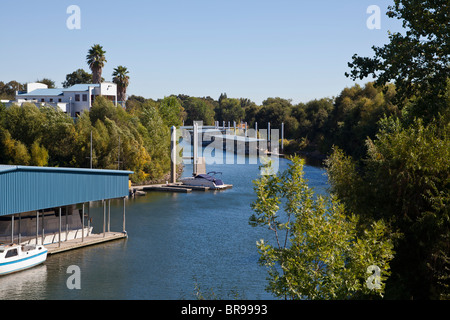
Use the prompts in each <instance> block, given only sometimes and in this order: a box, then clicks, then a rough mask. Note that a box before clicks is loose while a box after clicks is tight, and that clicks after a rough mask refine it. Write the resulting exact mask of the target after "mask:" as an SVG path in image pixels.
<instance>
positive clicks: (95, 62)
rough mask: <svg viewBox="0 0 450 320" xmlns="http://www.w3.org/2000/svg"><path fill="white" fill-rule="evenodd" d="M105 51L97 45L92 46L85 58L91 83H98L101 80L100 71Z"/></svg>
mask: <svg viewBox="0 0 450 320" xmlns="http://www.w3.org/2000/svg"><path fill="white" fill-rule="evenodd" d="M105 53H106V51H104V50H103V47H102V46H101V45H99V44H94V45H93V46H92V47H91V48H90V49H89V51H88V54H87V56H86V61H87V64H88V65H89V68H90V69H91V71H92V83H100V82H101V79H102V69H103V67H104V66H105V62H107V61H106V57H105Z"/></svg>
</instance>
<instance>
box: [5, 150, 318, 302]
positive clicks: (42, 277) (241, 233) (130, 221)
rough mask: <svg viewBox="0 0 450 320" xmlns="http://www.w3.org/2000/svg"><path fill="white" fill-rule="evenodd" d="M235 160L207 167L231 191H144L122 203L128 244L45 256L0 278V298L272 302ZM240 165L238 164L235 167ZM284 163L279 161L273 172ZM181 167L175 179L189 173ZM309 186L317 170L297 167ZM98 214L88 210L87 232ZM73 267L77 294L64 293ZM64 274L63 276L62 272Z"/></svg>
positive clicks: (116, 204) (116, 220)
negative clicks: (198, 296)
mask: <svg viewBox="0 0 450 320" xmlns="http://www.w3.org/2000/svg"><path fill="white" fill-rule="evenodd" d="M239 157H240V156H236V157H235V158H234V160H235V161H234V164H208V165H207V171H220V172H222V179H223V180H224V182H225V183H226V184H232V185H233V188H232V189H228V190H225V191H216V192H214V191H207V192H199V191H196V192H194V191H193V192H192V193H186V194H185V193H166V192H149V193H147V195H145V196H142V197H137V198H135V199H129V200H128V201H127V204H126V230H127V233H128V238H127V239H125V240H117V241H113V242H109V243H106V244H101V245H96V246H92V247H86V248H82V249H77V250H73V251H69V252H65V253H60V254H56V255H54V256H49V257H48V259H47V261H46V262H45V263H44V264H43V265H40V266H38V267H35V268H32V269H29V270H26V271H22V272H19V273H16V274H11V275H7V276H4V277H2V278H0V289H1V290H0V299H50V300H55V299H58V300H59V299H64V300H72V299H88V300H93V299H119V300H129V299H139V300H140V299H146V300H148V299H158V300H159V299H164V300H179V299H196V295H195V294H196V293H198V292H200V293H202V294H203V296H204V297H207V298H208V297H210V298H211V297H215V298H219V299H235V298H237V299H272V298H273V297H272V295H270V294H269V293H267V292H266V291H265V286H266V284H267V283H266V275H267V274H266V270H265V269H264V267H262V266H260V265H259V264H258V257H259V255H258V252H257V249H256V241H257V240H259V239H261V238H264V239H269V240H270V239H272V234H271V233H270V232H269V231H268V230H266V229H263V228H253V227H251V226H250V225H249V224H248V219H249V217H250V215H251V214H252V210H251V208H250V204H251V202H252V201H254V199H255V196H254V192H253V184H252V180H254V179H257V178H258V175H259V164H250V163H249V162H250V161H249V158H248V157H241V158H239ZM242 162H245V164H237V163H242ZM287 164H288V160H286V159H279V170H284V169H285V168H286V167H287ZM191 172H192V165H191V164H186V165H185V170H184V174H183V175H190V173H191ZM305 174H306V177H307V178H308V179H309V184H310V186H312V187H314V188H315V189H316V191H318V192H321V193H322V192H324V190H325V189H326V187H327V180H326V177H325V176H324V170H323V169H321V168H318V167H313V166H305ZM122 206H123V203H122V201H112V203H111V219H112V220H111V230H112V231H115V230H116V231H120V230H122ZM102 212H103V211H102V209H101V207H100V206H96V207H94V208H92V209H91V216H92V217H93V222H92V224H93V226H94V232H95V233H101V232H102V223H103V216H102V214H103V213H102ZM73 265H75V266H78V267H79V274H80V281H79V283H80V285H81V288H80V289H69V288H68V286H67V281H68V279H69V277H71V276H72V273H71V272H70V271H69V270H70V269H68V268H69V266H73ZM68 271H69V273H68Z"/></svg>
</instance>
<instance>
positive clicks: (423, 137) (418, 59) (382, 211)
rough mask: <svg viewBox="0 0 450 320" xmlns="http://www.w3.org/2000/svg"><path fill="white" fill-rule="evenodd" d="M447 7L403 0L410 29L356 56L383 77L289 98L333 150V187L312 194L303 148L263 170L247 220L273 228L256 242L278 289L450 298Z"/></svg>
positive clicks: (360, 67) (306, 136) (308, 143)
mask: <svg viewBox="0 0 450 320" xmlns="http://www.w3.org/2000/svg"><path fill="white" fill-rule="evenodd" d="M449 12H450V11H449V10H448V1H443V0H442V1H441V0H439V1H433V2H430V1H411V0H394V1H393V4H392V5H390V6H389V10H388V12H387V15H388V17H390V18H396V19H399V20H401V21H402V23H403V27H404V28H405V32H404V33H390V34H389V42H388V43H387V44H386V45H384V46H382V47H375V46H374V47H373V48H372V49H373V51H374V56H373V57H360V56H358V55H357V54H355V55H354V56H353V57H352V60H351V62H349V63H348V66H349V68H350V71H349V72H347V73H346V75H347V76H348V77H350V78H352V79H354V80H356V79H365V78H366V77H368V76H374V78H375V79H376V81H375V82H374V83H369V84H367V85H366V86H364V88H361V87H359V86H357V85H355V86H353V87H352V88H346V89H344V90H343V91H342V92H341V94H340V95H339V96H338V97H336V98H335V99H334V101H333V102H331V101H326V100H325V101H324V100H321V101H313V102H310V103H306V104H305V105H302V106H301V107H300V108H296V107H295V106H294V108H292V109H291V110H292V111H291V113H290V116H292V117H293V118H295V119H296V120H297V123H298V129H297V130H296V131H295V132H293V133H291V134H293V137H295V138H296V139H300V140H297V141H296V142H297V143H300V144H302V145H303V146H305V147H313V148H317V149H318V150H321V151H322V152H326V154H327V158H326V160H325V168H326V172H327V175H328V178H329V183H330V190H329V191H330V195H329V196H325V197H322V196H315V197H314V196H313V194H312V193H311V191H310V189H309V187H308V185H307V183H306V181H305V178H304V173H303V163H302V161H301V160H299V159H298V158H293V159H292V161H291V163H290V164H289V168H288V169H287V170H286V171H285V172H283V173H282V174H280V175H273V176H262V177H261V178H259V179H257V180H256V181H255V187H254V188H255V193H256V196H257V199H256V200H255V202H253V203H252V208H253V210H254V215H252V217H251V218H250V221H249V222H250V224H251V225H252V226H263V227H265V228H267V227H268V228H269V230H272V231H273V233H274V236H275V240H274V239H272V241H270V240H269V241H265V240H261V241H259V242H258V244H257V247H258V251H259V254H260V263H261V265H263V266H265V267H266V268H267V270H268V280H269V281H268V286H267V290H268V291H269V292H272V293H273V294H274V295H275V296H277V297H280V298H289V299H368V298H370V299H374V298H384V299H402V300H405V299H408V300H409V299H434V300H438V299H450V61H449V59H450V52H449V47H448V41H449V34H450V33H449V27H450V25H449V24H448V21H449V17H448V13H449ZM263 108H264V106H263ZM299 114H302V116H301V117H298V115H299ZM285 119H286V118H285ZM306 128H309V130H305V131H304V132H302V130H303V129H306ZM291 137H292V136H291ZM301 147H302V146H301ZM283 219H284V220H283ZM281 239H283V240H284V242H281V241H280V240H281ZM285 239H286V240H285ZM286 243H287V244H286ZM376 270H378V275H377V274H376V273H373V272H374V271H376ZM377 277H378V282H377V281H373V279H374V278H375V279H376V278H377Z"/></svg>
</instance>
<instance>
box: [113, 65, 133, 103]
mask: <svg viewBox="0 0 450 320" xmlns="http://www.w3.org/2000/svg"><path fill="white" fill-rule="evenodd" d="M128 73H129V71H128V70H127V68H126V67H124V66H118V67H117V68H114V72H113V74H112V75H113V82H114V83H115V84H117V100H119V101H122V102H124V101H125V100H126V96H127V87H128V85H129V83H130V77H129V76H128Z"/></svg>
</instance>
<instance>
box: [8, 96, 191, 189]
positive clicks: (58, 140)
mask: <svg viewBox="0 0 450 320" xmlns="http://www.w3.org/2000/svg"><path fill="white" fill-rule="evenodd" d="M135 107H136V109H135V110H134V111H135V112H133V113H130V112H127V111H125V110H124V109H123V108H122V107H120V106H119V107H116V106H115V105H114V104H113V103H112V102H111V101H109V100H108V99H106V98H105V97H101V96H100V97H97V98H96V99H95V102H94V103H93V105H92V108H91V109H90V111H85V112H83V113H82V114H81V115H80V116H79V117H78V119H77V120H76V121H75V122H74V121H73V120H72V118H71V117H70V116H68V115H67V114H65V113H63V112H61V111H59V110H55V109H54V108H52V107H48V106H41V107H40V108H37V107H36V105H35V104H32V103H24V104H23V105H22V107H19V106H16V105H12V106H11V107H9V108H5V107H4V106H0V163H8V164H16V165H19V164H20V165H36V166H47V165H49V166H62V167H81V168H89V167H90V148H91V139H90V138H91V132H92V158H93V159H92V160H93V161H92V164H93V168H100V169H118V168H119V169H126V170H131V171H133V172H134V174H133V175H131V180H132V181H133V182H136V183H144V182H148V181H158V180H161V179H163V177H164V175H165V174H167V173H168V172H169V170H170V134H169V123H173V124H176V125H179V124H180V123H181V119H180V118H179V117H181V116H182V108H181V106H180V104H179V102H178V101H177V99H176V98H173V99H172V98H166V99H164V100H162V101H159V102H155V101H153V100H146V101H145V100H144V102H143V103H141V102H139V101H136V105H135ZM160 109H161V111H162V112H161V111H160ZM119 140H120V143H119Z"/></svg>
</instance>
